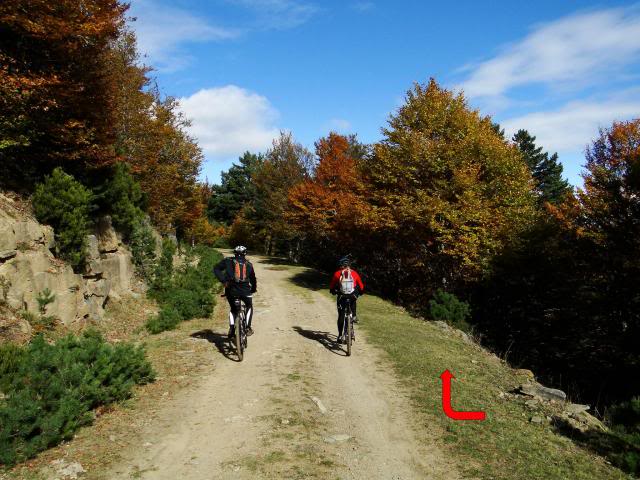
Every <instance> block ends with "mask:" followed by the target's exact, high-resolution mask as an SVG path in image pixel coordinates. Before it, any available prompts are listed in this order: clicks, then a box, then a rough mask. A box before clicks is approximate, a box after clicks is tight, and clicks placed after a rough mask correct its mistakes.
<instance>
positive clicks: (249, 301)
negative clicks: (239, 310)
mask: <svg viewBox="0 0 640 480" xmlns="http://www.w3.org/2000/svg"><path fill="white" fill-rule="evenodd" d="M242 301H243V302H244V305H245V307H246V318H247V330H248V332H247V333H248V334H249V335H252V334H253V329H252V328H251V319H252V318H253V298H251V297H242Z"/></svg>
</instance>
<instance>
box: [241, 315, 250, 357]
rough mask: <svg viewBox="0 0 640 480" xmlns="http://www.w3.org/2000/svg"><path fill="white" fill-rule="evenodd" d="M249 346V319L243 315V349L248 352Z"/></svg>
mask: <svg viewBox="0 0 640 480" xmlns="http://www.w3.org/2000/svg"><path fill="white" fill-rule="evenodd" d="M248 346H249V335H248V334H247V319H246V318H245V316H244V315H242V349H243V350H246V349H247V347H248Z"/></svg>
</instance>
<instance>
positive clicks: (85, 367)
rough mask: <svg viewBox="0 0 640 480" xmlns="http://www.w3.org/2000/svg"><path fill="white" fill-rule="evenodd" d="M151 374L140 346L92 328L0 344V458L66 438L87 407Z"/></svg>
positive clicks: (121, 395) (14, 458)
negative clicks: (117, 341)
mask: <svg viewBox="0 0 640 480" xmlns="http://www.w3.org/2000/svg"><path fill="white" fill-rule="evenodd" d="M153 378H154V372H153V369H152V368H151V365H150V364H149V362H148V361H147V360H146V358H145V354H144V350H143V349H142V348H141V347H136V346H133V345H130V344H125V343H122V344H118V345H111V344H109V343H107V342H105V341H104V339H103V338H102V337H101V336H100V335H99V334H98V333H96V332H86V333H84V334H83V335H82V336H81V337H75V336H73V335H69V336H67V337H64V338H62V339H60V340H58V341H57V342H56V343H55V344H49V343H47V341H46V340H45V339H44V337H43V336H42V335H38V336H37V337H35V338H34V340H33V341H32V342H31V343H30V344H29V345H27V346H26V347H16V346H15V345H3V346H0V390H1V391H2V392H3V393H4V394H5V395H6V398H5V400H4V401H2V402H1V403H0V464H5V465H13V464H15V463H16V462H20V461H23V460H26V459H28V458H30V457H33V456H34V455H35V454H36V453H38V452H39V451H42V450H45V449H47V448H49V447H52V446H54V445H56V444H58V443H60V442H61V441H63V440H67V439H70V438H71V437H72V436H73V434H74V432H75V431H76V430H77V429H78V428H79V427H81V426H82V425H86V424H88V423H90V422H91V420H92V418H93V416H92V414H91V410H92V409H94V408H96V407H97V406H99V405H106V404H109V403H112V402H114V401H119V400H123V399H126V398H128V397H129V396H131V390H132V387H133V386H134V385H136V384H143V383H146V382H149V381H152V380H153Z"/></svg>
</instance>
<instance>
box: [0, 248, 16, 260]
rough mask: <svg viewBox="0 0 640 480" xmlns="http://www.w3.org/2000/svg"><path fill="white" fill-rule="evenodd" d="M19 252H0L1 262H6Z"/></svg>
mask: <svg viewBox="0 0 640 480" xmlns="http://www.w3.org/2000/svg"><path fill="white" fill-rule="evenodd" d="M17 254H18V251H17V250H4V251H2V252H0V262H6V261H7V260H10V259H12V258H13V257H15V256H16V255H17Z"/></svg>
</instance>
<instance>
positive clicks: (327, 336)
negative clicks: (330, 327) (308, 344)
mask: <svg viewBox="0 0 640 480" xmlns="http://www.w3.org/2000/svg"><path fill="white" fill-rule="evenodd" d="M293 329H294V330H295V331H296V333H298V334H299V335H302V336H303V337H304V338H308V339H309V340H314V341H316V342H318V343H319V344H320V345H322V346H323V347H324V348H326V349H327V350H329V351H330V352H333V353H335V354H336V355H340V356H343V357H346V355H347V352H345V351H344V350H343V349H342V347H341V346H340V345H338V344H337V343H336V336H335V335H333V334H331V333H329V332H319V331H317V330H307V329H305V328H302V327H298V326H295V327H293Z"/></svg>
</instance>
